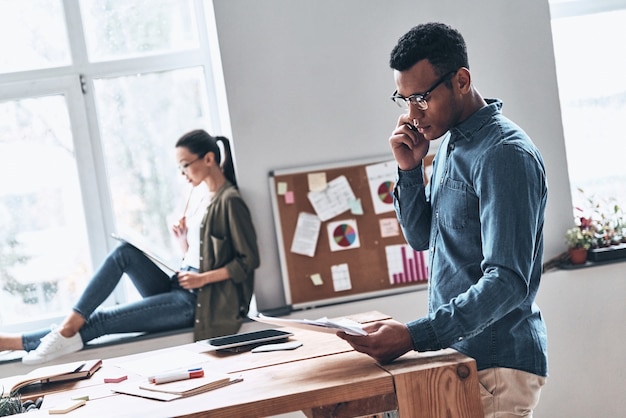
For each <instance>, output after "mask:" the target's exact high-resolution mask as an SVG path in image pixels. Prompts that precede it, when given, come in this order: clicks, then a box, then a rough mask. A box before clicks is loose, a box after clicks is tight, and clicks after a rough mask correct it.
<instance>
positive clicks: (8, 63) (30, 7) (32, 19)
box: [0, 0, 71, 73]
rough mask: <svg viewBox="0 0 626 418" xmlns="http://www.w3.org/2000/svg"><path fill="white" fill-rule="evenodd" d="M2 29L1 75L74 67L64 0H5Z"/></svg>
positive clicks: (0, 6)
mask: <svg viewBox="0 0 626 418" xmlns="http://www.w3.org/2000/svg"><path fill="white" fill-rule="evenodd" d="M0 28H1V29H2V34H3V35H2V37H3V39H2V42H0V73H8V72H14V71H25V70H37V69H41V68H50V67H58V66H63V65H69V64H70V63H71V59H70V51H69V43H68V37H67V33H66V31H65V17H64V15H63V5H62V2H61V0H2V1H1V2H0Z"/></svg>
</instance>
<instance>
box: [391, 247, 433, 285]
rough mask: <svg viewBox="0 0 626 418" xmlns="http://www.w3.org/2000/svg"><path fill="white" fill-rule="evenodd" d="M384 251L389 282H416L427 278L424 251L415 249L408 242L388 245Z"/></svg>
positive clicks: (424, 280)
mask: <svg viewBox="0 0 626 418" xmlns="http://www.w3.org/2000/svg"><path fill="white" fill-rule="evenodd" d="M385 252H386V254H387V269H388V271H389V283H391V284H402V283H416V282H426V281H427V280H428V268H427V266H426V255H425V252H423V251H415V250H414V249H412V248H411V247H410V246H409V245H408V244H400V245H388V246H387V247H386V248H385Z"/></svg>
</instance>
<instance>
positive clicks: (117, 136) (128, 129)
mask: <svg viewBox="0 0 626 418" xmlns="http://www.w3.org/2000/svg"><path fill="white" fill-rule="evenodd" d="M94 85H95V98H96V107H97V113H98V119H99V121H100V131H101V141H102V147H103V150H104V157H105V164H106V167H107V178H108V181H109V188H110V193H111V197H112V200H113V211H114V215H115V221H116V226H117V228H118V229H119V231H118V232H123V233H128V232H132V233H135V234H136V235H138V236H141V237H143V238H144V239H146V240H148V241H149V242H150V243H151V244H152V245H153V248H152V251H154V252H156V253H157V254H159V255H161V256H162V257H167V258H168V259H172V261H173V262H174V266H178V263H179V262H180V260H181V255H182V254H181V252H180V251H181V250H180V247H179V246H178V244H176V243H174V239H173V236H172V234H171V232H170V225H171V224H172V223H173V222H178V219H179V217H180V216H181V215H182V211H183V207H184V205H185V202H186V200H187V198H188V196H189V194H190V187H191V186H189V185H188V184H187V183H186V181H185V179H184V177H183V176H182V175H181V173H179V172H178V169H177V166H178V162H177V161H176V158H175V143H176V140H177V139H178V138H179V137H180V136H182V135H183V134H184V133H186V132H188V131H190V130H193V129H198V128H202V129H206V130H207V131H208V132H211V127H210V126H209V123H208V121H209V112H208V99H207V95H206V86H205V78H204V72H203V69H202V68H189V69H185V70H176V71H167V72H159V73H149V74H142V75H140V76H127V77H115V78H106V79H99V80H95V82H94ZM168 256H169V257H168ZM174 260H175V261H174Z"/></svg>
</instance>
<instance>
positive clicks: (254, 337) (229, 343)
mask: <svg viewBox="0 0 626 418" xmlns="http://www.w3.org/2000/svg"><path fill="white" fill-rule="evenodd" d="M291 336H293V334H292V333H291V332H287V331H281V330H279V329H264V330H261V331H252V332H244V333H241V334H233V335H225V336H223V337H215V338H209V339H208V340H205V342H206V343H207V344H209V345H212V346H213V347H216V348H217V349H218V350H225V349H232V348H242V347H247V348H252V347H253V346H259V345H261V344H264V343H267V342H269V341H271V342H280V341H281V340H287V339H288V338H289V337H291Z"/></svg>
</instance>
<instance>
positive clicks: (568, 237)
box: [565, 226, 594, 264]
mask: <svg viewBox="0 0 626 418" xmlns="http://www.w3.org/2000/svg"><path fill="white" fill-rule="evenodd" d="M593 241H594V236H593V234H592V233H591V231H590V230H589V229H582V228H580V227H578V226H576V227H574V228H570V229H568V230H567V231H566V232H565V242H566V243H567V252H568V254H569V259H570V261H571V263H572V264H584V263H585V262H587V251H588V250H589V248H591V244H592V243H593Z"/></svg>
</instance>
